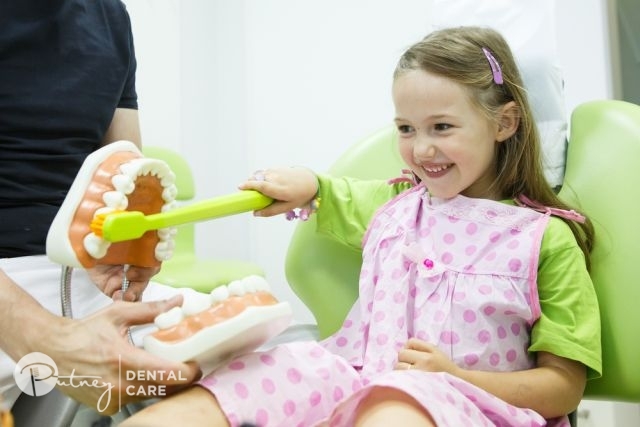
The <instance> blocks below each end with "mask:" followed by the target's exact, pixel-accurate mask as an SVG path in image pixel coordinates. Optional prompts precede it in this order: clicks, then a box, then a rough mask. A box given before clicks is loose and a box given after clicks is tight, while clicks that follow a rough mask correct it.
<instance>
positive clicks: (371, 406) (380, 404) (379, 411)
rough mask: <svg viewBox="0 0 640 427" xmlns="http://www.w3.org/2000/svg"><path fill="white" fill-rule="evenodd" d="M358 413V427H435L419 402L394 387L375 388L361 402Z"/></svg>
mask: <svg viewBox="0 0 640 427" xmlns="http://www.w3.org/2000/svg"><path fill="white" fill-rule="evenodd" d="M356 412H357V414H356V426H368V427H369V426H370V427H375V426H389V425H394V423H395V424H397V425H402V426H403V427H404V426H421V427H426V426H435V423H434V421H433V419H432V418H431V415H429V412H428V411H427V410H426V409H425V408H424V407H423V406H422V405H421V404H420V403H418V401H417V400H415V399H414V398H413V397H412V396H410V395H409V394H407V393H405V392H404V391H402V390H398V389H396V388H392V387H374V388H373V389H372V390H371V391H370V392H369V393H368V394H367V395H366V396H365V397H364V398H363V399H362V400H361V401H360V403H359V405H358V408H357V410H356Z"/></svg>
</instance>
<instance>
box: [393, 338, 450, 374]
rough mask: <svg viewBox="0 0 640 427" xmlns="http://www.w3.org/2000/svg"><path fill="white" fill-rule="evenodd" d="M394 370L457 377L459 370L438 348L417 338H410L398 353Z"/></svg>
mask: <svg viewBox="0 0 640 427" xmlns="http://www.w3.org/2000/svg"><path fill="white" fill-rule="evenodd" d="M395 369H398V370H403V369H404V370H406V369H419V370H422V371H428V372H448V373H450V374H452V375H456V376H458V375H457V372H458V371H459V370H460V368H459V367H458V366H457V365H456V364H455V363H453V362H452V361H451V359H449V358H448V357H447V356H446V355H445V354H444V353H443V352H442V351H440V349H438V347H436V346H435V345H433V344H431V343H428V342H426V341H422V340H419V339H417V338H411V339H409V341H407V343H406V344H405V346H404V348H403V349H401V350H400V351H399V352H398V363H397V364H396V367H395Z"/></svg>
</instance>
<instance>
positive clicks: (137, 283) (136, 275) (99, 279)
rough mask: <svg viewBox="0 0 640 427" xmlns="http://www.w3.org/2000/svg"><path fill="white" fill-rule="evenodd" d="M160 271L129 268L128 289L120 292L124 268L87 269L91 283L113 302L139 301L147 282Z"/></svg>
mask: <svg viewBox="0 0 640 427" xmlns="http://www.w3.org/2000/svg"><path fill="white" fill-rule="evenodd" d="M158 271H160V267H136V266H133V265H132V266H129V267H128V270H127V280H129V287H128V288H127V291H126V292H124V294H123V292H122V279H123V277H124V266H122V265H96V266H95V267H92V268H89V269H87V273H88V274H89V277H90V278H91V281H93V283H95V284H96V286H97V287H98V288H99V289H100V290H101V291H102V292H103V293H104V294H105V295H107V296H109V297H111V298H113V300H115V301H118V300H124V301H140V298H141V297H142V292H144V290H145V289H146V287H147V285H148V284H149V280H151V278H152V277H153V276H154V275H155V274H157V273H158Z"/></svg>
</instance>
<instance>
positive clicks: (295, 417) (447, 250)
mask: <svg viewBox="0 0 640 427" xmlns="http://www.w3.org/2000/svg"><path fill="white" fill-rule="evenodd" d="M393 101H394V104H395V109H396V117H395V123H396V126H397V129H398V134H399V150H400V153H401V155H402V158H403V159H404V161H405V162H406V164H407V165H408V166H409V168H410V169H411V172H412V178H411V179H410V180H405V181H403V182H397V181H396V182H395V183H393V184H387V183H386V182H378V181H358V180H354V179H349V178H332V177H329V176H324V175H316V174H314V173H312V172H311V171H309V170H307V169H304V168H281V169H268V170H265V171H261V172H260V174H256V176H254V177H253V178H252V179H250V180H248V181H247V182H245V183H244V184H242V185H241V188H242V189H255V190H258V191H261V192H263V193H264V194H267V195H269V196H271V197H273V198H274V199H276V200H278V201H277V202H275V203H274V204H272V205H271V206H269V207H268V208H266V209H263V210H262V211H258V212H256V215H258V216H271V215H275V214H279V213H284V212H288V211H290V210H291V209H292V208H295V207H306V208H307V210H306V211H305V212H304V213H308V212H309V209H310V210H311V211H315V213H316V214H317V215H318V231H319V232H323V233H327V234H329V235H331V236H333V237H335V238H336V239H339V240H341V241H343V242H344V243H345V244H348V245H352V246H356V247H362V249H363V266H362V270H361V275H360V288H359V289H360V293H359V299H358V301H357V302H356V303H355V305H354V306H353V308H352V309H351V311H350V313H349V315H348V317H347V318H346V320H345V322H344V324H343V326H342V327H341V329H340V330H339V331H338V332H337V333H335V334H334V335H333V336H331V337H330V338H328V339H326V340H324V341H322V342H320V343H314V342H302V343H290V344H285V345H280V346H278V347H276V348H274V349H272V350H269V351H266V352H260V353H252V354H248V355H244V356H240V357H237V358H236V359H234V360H233V361H231V362H230V363H229V364H228V365H226V366H224V367H222V368H219V369H217V370H216V371H214V372H213V373H212V374H210V375H208V376H207V377H205V378H203V379H202V380H201V381H200V384H199V385H200V386H201V387H196V388H193V389H191V390H189V391H186V392H184V393H182V394H179V395H177V396H174V397H172V398H169V399H167V400H165V401H163V402H161V403H159V404H157V405H154V406H151V407H149V408H148V409H146V410H145V411H142V412H140V413H139V414H137V416H134V417H132V418H131V419H129V420H128V422H126V423H125V425H129V426H130V425H160V424H165V425H167V424H168V425H173V422H175V423H176V424H177V423H181V424H185V425H203V426H204V425H207V426H212V425H220V426H224V425H232V426H236V425H238V424H239V423H241V422H253V423H256V424H257V425H260V426H315V425H331V426H334V425H339V426H351V425H356V426H368V427H370V426H389V425H394V424H397V425H402V426H492V425H497V426H543V425H550V426H568V425H569V422H568V418H567V416H566V414H568V413H570V412H572V411H573V410H575V409H576V407H577V405H578V403H579V402H580V399H581V397H582V393H583V390H584V387H585V382H586V380H587V378H591V377H596V376H598V375H600V372H601V356H600V340H599V338H600V334H599V330H600V322H599V315H598V306H597V301H596V296H595V293H594V290H593V287H592V284H591V281H590V278H589V274H588V270H587V268H588V264H589V262H588V260H589V249H590V247H591V244H592V239H593V232H592V228H591V227H590V225H589V223H588V222H585V220H584V218H583V217H581V216H580V215H579V214H577V213H575V212H574V211H572V210H569V207H568V206H565V204H564V203H562V202H561V201H560V200H558V198H557V197H556V196H555V194H554V193H553V191H552V190H551V189H550V187H549V186H548V185H547V183H546V182H545V179H544V177H543V173H542V168H541V161H540V152H539V140H538V135H537V132H536V127H535V124H534V123H533V121H532V116H531V111H530V107H529V104H528V102H527V97H526V93H525V91H524V89H523V85H522V81H521V78H520V75H519V72H518V69H517V67H516V64H515V61H514V58H513V57H512V54H511V52H510V50H509V47H508V46H507V44H506V42H505V41H504V39H503V38H502V37H501V36H500V35H499V34H497V33H496V32H495V31H493V30H490V29H484V28H457V29H445V30H441V31H437V32H434V33H432V34H430V35H428V36H427V37H426V38H425V39H424V40H422V41H420V42H418V43H417V44H415V45H414V46H412V47H411V48H409V49H408V50H407V51H406V52H405V53H404V54H403V56H402V57H401V58H400V61H399V63H398V66H397V69H396V71H395V74H394V81H393ZM258 175H259V176H258ZM318 200H321V202H322V203H321V204H320V203H318ZM289 216H291V214H289ZM169 420H171V421H169Z"/></svg>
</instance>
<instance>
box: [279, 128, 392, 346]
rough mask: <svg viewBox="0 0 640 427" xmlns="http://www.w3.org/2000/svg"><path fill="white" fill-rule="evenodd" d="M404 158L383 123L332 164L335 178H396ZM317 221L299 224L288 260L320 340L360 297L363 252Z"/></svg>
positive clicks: (294, 283) (290, 276)
mask: <svg viewBox="0 0 640 427" xmlns="http://www.w3.org/2000/svg"><path fill="white" fill-rule="evenodd" d="M402 168H403V162H402V159H401V158H400V154H399V153H398V148H397V134H396V130H395V127H394V126H388V127H385V128H383V129H381V130H379V131H378V132H376V133H374V134H372V135H371V136H369V137H367V138H365V139H363V140H362V141H360V142H358V143H357V144H355V145H354V146H352V147H351V148H350V149H349V150H348V151H347V152H346V153H344V154H343V155H342V156H341V157H340V159H339V160H338V161H337V162H336V163H335V164H334V165H333V166H332V167H331V169H330V170H329V173H331V174H332V175H335V176H345V175H348V176H352V177H356V178H362V179H371V178H394V177H398V176H400V175H401V171H402ZM315 230H316V222H315V217H314V216H313V215H312V216H311V217H310V219H309V221H306V222H300V224H299V225H298V226H297V227H296V230H295V231H294V233H293V237H292V239H291V242H290V244H289V249H288V250H287V256H286V259H285V274H286V277H287V281H288V282H289V285H290V286H291V288H292V290H293V291H294V292H295V293H296V295H297V296H298V297H299V298H300V299H301V300H302V302H303V303H305V305H306V306H307V307H308V308H309V310H310V311H311V313H312V314H313V315H314V317H315V319H316V322H317V324H318V333H319V335H320V337H321V338H324V337H327V336H329V335H331V334H332V333H333V332H335V331H336V330H338V328H339V327H340V326H341V325H342V322H343V321H344V318H345V317H346V315H347V313H348V311H349V308H351V306H352V305H353V303H354V302H355V300H356V298H357V296H358V276H359V274H360V265H361V263H362V254H361V252H360V251H355V250H353V249H352V248H349V247H347V246H345V245H342V244H340V243H338V242H336V241H335V240H332V239H330V238H328V237H326V236H322V235H319V234H317V233H316V232H315Z"/></svg>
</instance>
